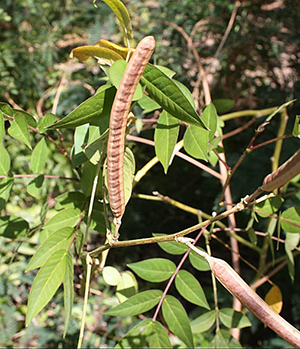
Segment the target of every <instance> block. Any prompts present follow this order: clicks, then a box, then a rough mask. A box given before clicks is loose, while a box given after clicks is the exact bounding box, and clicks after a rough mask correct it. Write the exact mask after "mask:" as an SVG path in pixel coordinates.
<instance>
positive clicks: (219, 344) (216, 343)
mask: <svg viewBox="0 0 300 349" xmlns="http://www.w3.org/2000/svg"><path fill="white" fill-rule="evenodd" d="M222 332H223V331H222ZM222 332H221V331H219V332H217V333H216V334H215V337H214V339H213V341H212V347H211V348H215V349H218V348H220V349H221V348H222V349H226V348H229V343H228V341H227V340H226V339H225V338H224V336H223V334H222Z"/></svg>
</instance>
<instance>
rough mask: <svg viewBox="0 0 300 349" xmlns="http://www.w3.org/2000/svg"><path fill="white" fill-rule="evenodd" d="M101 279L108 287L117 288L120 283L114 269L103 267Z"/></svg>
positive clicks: (117, 273)
mask: <svg viewBox="0 0 300 349" xmlns="http://www.w3.org/2000/svg"><path fill="white" fill-rule="evenodd" d="M103 279H104V281H105V282H106V283H107V284H108V285H110V286H117V285H118V283H119V282H121V274H120V273H119V271H118V270H117V269H116V268H114V267H105V268H104V269H103Z"/></svg>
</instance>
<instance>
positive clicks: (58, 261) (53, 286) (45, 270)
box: [26, 250, 68, 326]
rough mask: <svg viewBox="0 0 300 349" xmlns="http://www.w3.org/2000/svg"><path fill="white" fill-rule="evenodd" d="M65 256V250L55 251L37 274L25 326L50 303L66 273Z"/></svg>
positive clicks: (29, 299)
mask: <svg viewBox="0 0 300 349" xmlns="http://www.w3.org/2000/svg"><path fill="white" fill-rule="evenodd" d="M67 256H68V252H67V251H66V250H58V251H56V252H55V253H54V254H53V255H52V256H50V257H49V258H48V260H47V261H46V263H45V264H44V265H43V266H42V268H41V269H40V270H39V272H38V273H37V275H36V277H35V279H34V281H33V284H32V286H31V290H30V294H29V298H28V305H27V314H26V326H28V325H29V324H30V322H31V321H32V319H33V318H34V317H35V316H36V315H37V314H38V313H39V312H40V311H41V310H42V309H43V308H44V306H45V305H46V304H47V303H48V302H49V301H50V299H51V298H52V297H53V295H54V294H55V292H56V291H57V289H58V287H59V286H60V284H61V283H62V281H63V279H64V276H65V271H66V264H67Z"/></svg>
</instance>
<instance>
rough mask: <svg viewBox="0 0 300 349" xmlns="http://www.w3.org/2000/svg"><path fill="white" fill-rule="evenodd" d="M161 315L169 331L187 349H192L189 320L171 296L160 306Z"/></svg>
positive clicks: (192, 342) (181, 307) (178, 303)
mask: <svg viewBox="0 0 300 349" xmlns="http://www.w3.org/2000/svg"><path fill="white" fill-rule="evenodd" d="M162 313H163V317H164V319H165V321H166V323H167V325H168V327H169V329H170V330H171V331H172V332H173V333H174V334H175V335H176V336H177V337H178V338H179V339H181V340H182V341H183V343H184V344H185V345H186V346H187V347H188V348H194V341H193V335H192V331H191V326H190V322H189V318H188V316H187V313H186V311H185V310H184V308H183V306H182V305H181V303H180V302H179V300H177V299H176V298H175V297H173V296H169V295H167V296H166V297H165V299H164V301H163V304H162Z"/></svg>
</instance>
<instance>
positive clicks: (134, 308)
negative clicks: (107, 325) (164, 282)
mask: <svg viewBox="0 0 300 349" xmlns="http://www.w3.org/2000/svg"><path fill="white" fill-rule="evenodd" d="M161 296H162V291H161V290H149V291H145V292H141V293H138V294H136V295H134V296H132V297H131V298H129V299H127V300H126V301H125V302H123V303H121V304H119V305H117V306H116V307H115V308H113V309H110V310H109V311H107V312H105V314H106V315H112V316H133V315H138V314H142V313H145V312H146V311H148V310H150V309H152V308H153V307H155V306H156V304H158V302H159V300H160V298H161Z"/></svg>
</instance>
